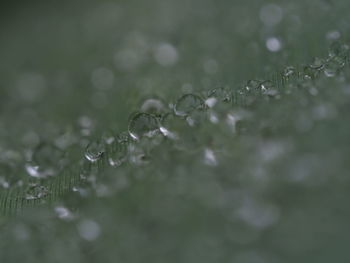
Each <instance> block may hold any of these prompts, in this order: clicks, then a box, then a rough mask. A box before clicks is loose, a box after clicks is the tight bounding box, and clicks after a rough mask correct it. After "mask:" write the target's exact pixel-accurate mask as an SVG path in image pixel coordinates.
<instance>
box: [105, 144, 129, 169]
mask: <svg viewBox="0 0 350 263" xmlns="http://www.w3.org/2000/svg"><path fill="white" fill-rule="evenodd" d="M127 154H128V145H127V143H126V142H123V141H121V142H120V141H116V142H115V143H113V145H112V147H111V149H110V152H108V163H109V165H110V166H113V167H118V166H120V165H121V164H122V163H124V162H125V161H126V160H127Z"/></svg>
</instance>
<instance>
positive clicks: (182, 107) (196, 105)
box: [174, 94, 205, 117]
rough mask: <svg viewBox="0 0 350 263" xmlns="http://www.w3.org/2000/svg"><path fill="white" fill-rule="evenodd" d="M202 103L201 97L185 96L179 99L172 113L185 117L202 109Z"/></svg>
mask: <svg viewBox="0 0 350 263" xmlns="http://www.w3.org/2000/svg"><path fill="white" fill-rule="evenodd" d="M204 105H205V104H204V101H203V99H202V98H201V97H199V96H197V95H194V94H185V95H183V96H182V97H180V98H179V99H178V100H177V101H176V103H175V106H174V113H175V114H176V115H178V116H182V117H185V116H187V115H189V114H190V113H191V112H193V111H195V110H200V109H203V108H204Z"/></svg>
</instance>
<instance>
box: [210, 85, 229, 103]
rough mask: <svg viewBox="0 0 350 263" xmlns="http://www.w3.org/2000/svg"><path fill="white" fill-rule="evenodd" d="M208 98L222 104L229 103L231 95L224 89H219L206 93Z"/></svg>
mask: <svg viewBox="0 0 350 263" xmlns="http://www.w3.org/2000/svg"><path fill="white" fill-rule="evenodd" d="M208 98H215V99H217V100H219V101H222V102H230V101H231V100H232V94H231V92H229V91H228V90H227V89H225V88H224V87H219V88H216V89H213V90H211V91H209V92H208Z"/></svg>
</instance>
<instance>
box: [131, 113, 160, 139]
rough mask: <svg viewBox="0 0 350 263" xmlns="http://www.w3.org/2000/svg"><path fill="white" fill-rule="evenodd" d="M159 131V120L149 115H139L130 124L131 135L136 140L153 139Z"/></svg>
mask: <svg viewBox="0 0 350 263" xmlns="http://www.w3.org/2000/svg"><path fill="white" fill-rule="evenodd" d="M158 130H159V122H158V119H157V118H156V117H155V116H154V115H152V114H148V113H143V112H140V113H137V114H135V115H134V116H133V117H132V118H131V121H130V122H129V129H128V131H129V134H130V136H131V138H133V139H134V140H139V139H140V138H141V137H143V136H146V137H152V136H154V135H155V134H156V133H157V132H158Z"/></svg>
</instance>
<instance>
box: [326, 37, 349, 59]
mask: <svg viewBox="0 0 350 263" xmlns="http://www.w3.org/2000/svg"><path fill="white" fill-rule="evenodd" d="M349 49H350V47H349V46H348V45H347V44H344V43H341V42H339V41H336V42H333V43H332V45H331V46H330V48H329V51H328V55H329V57H330V58H333V57H339V56H340V57H343V56H346V55H347V53H348V52H349Z"/></svg>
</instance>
